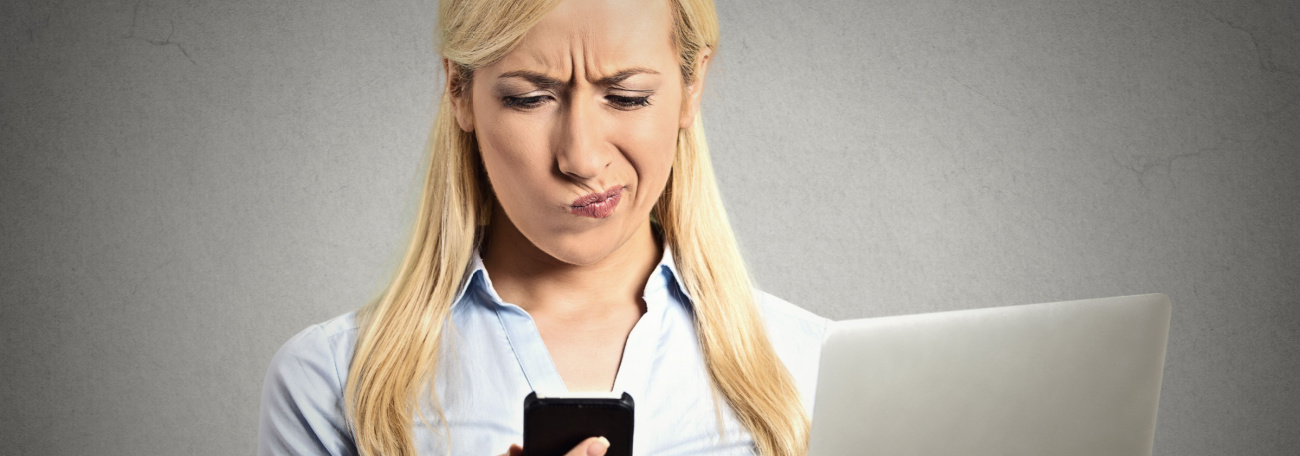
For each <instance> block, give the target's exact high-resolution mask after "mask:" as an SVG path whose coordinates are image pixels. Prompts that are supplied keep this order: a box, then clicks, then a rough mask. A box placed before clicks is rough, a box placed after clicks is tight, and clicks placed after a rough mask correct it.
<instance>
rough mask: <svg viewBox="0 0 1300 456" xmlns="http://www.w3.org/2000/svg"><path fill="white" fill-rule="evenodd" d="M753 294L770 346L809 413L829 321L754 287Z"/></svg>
mask: <svg viewBox="0 0 1300 456" xmlns="http://www.w3.org/2000/svg"><path fill="white" fill-rule="evenodd" d="M754 297H755V300H756V301H758V307H759V310H760V311H761V312H762V315H763V320H764V322H766V325H767V333H768V338H769V339H771V341H772V347H773V349H775V350H776V354H777V356H779V357H780V358H781V361H782V362H783V363H785V367H786V369H787V370H789V371H790V375H791V376H792V377H794V381H795V384H796V386H798V388H799V392H800V394H801V395H803V400H804V406H805V408H807V409H808V412H809V415H810V416H811V413H812V402H813V397H814V395H815V393H816V391H815V390H816V388H817V369H818V366H819V365H820V361H821V350H822V341H823V340H824V339H825V338H826V331H827V328H829V327H830V323H831V321H830V320H829V319H827V318H824V317H821V316H819V315H817V314H814V313H812V312H809V311H807V310H805V309H803V308H801V307H799V306H796V305H794V304H791V303H789V302H786V301H785V300H783V299H781V298H778V297H776V296H772V295H770V294H767V293H765V292H763V291H760V290H754Z"/></svg>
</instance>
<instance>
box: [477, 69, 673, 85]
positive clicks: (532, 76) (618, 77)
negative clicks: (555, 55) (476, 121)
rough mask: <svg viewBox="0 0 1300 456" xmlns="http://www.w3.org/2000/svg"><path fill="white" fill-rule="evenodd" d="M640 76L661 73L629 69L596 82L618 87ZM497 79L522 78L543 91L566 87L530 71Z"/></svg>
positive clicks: (519, 71)
mask: <svg viewBox="0 0 1300 456" xmlns="http://www.w3.org/2000/svg"><path fill="white" fill-rule="evenodd" d="M638 74H659V72H658V71H655V70H651V69H649V68H641V67H637V68H628V69H626V70H622V71H619V72H618V73H614V74H612V75H609V76H605V77H603V78H600V79H599V80H597V81H596V85H599V86H605V87H609V86H614V85H618V84H619V83H621V82H623V81H625V80H627V78H630V77H632V76H636V75H638ZM497 78H498V79H505V78H520V79H523V80H526V81H528V82H529V83H532V84H533V85H535V86H537V87H538V88H541V89H554V88H557V87H561V86H563V85H564V81H560V80H559V79H555V78H553V77H550V76H547V75H545V74H542V73H538V72H536V71H528V70H515V71H508V72H505V73H502V74H501V76H498V77H497Z"/></svg>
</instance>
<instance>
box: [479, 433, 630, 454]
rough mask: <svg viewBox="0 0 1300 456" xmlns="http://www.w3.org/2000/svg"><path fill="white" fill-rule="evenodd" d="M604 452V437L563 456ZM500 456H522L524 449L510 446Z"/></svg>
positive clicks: (585, 441)
mask: <svg viewBox="0 0 1300 456" xmlns="http://www.w3.org/2000/svg"><path fill="white" fill-rule="evenodd" d="M606 450H609V440H607V439H606V438H604V437H591V438H588V439H587V440H583V441H582V443H579V444H578V446H576V447H573V449H572V450H569V452H568V453H565V454H564V456H605V451H606ZM501 456H524V447H521V446H519V445H510V449H509V450H506V452H505V454H502V455H501Z"/></svg>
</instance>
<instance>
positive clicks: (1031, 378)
mask: <svg viewBox="0 0 1300 456" xmlns="http://www.w3.org/2000/svg"><path fill="white" fill-rule="evenodd" d="M1169 314H1170V302H1169V298H1168V297H1166V296H1165V295H1163V294H1150V295H1141V296H1126V297H1118V298H1107V299H1093V300H1085V301H1072V302H1061V303H1052V304H1035V305H1025V306H1011V307H999V308H990V309H978V310H965V311H956V312H941V313H932V314H920V315H906V316H898V317H886V318H870V319H862V320H849V321H842V322H836V323H834V324H833V325H832V327H831V329H830V331H829V334H828V335H827V338H826V341H825V343H824V345H823V347H822V357H821V367H820V370H819V374H818V380H817V397H816V402H815V404H814V407H813V413H814V415H813V424H812V435H811V439H810V444H809V454H810V455H811V456H838V455H871V454H879V455H953V454H962V455H972V456H974V455H999V456H1005V455H1080V456H1082V455H1089V456H1091V455H1143V456H1148V455H1150V454H1151V446H1152V442H1153V439H1154V432H1155V418H1156V405H1157V403H1158V400H1159V397H1160V380H1161V375H1162V373H1163V371H1164V354H1165V342H1166V340H1167V338H1168V334H1169Z"/></svg>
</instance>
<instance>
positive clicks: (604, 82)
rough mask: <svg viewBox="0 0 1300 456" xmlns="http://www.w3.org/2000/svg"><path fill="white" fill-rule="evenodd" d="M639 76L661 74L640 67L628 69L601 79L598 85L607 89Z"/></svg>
mask: <svg viewBox="0 0 1300 456" xmlns="http://www.w3.org/2000/svg"><path fill="white" fill-rule="evenodd" d="M638 74H659V72H658V71H655V70H651V69H649V68H640V67H638V68H628V69H626V70H623V71H620V72H618V73H614V74H612V75H609V76H605V77H603V78H600V80H598V81H596V85H599V86H606V87H608V86H613V85H618V83H620V82H623V81H624V80H626V79H627V78H630V77H632V76H636V75H638Z"/></svg>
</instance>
